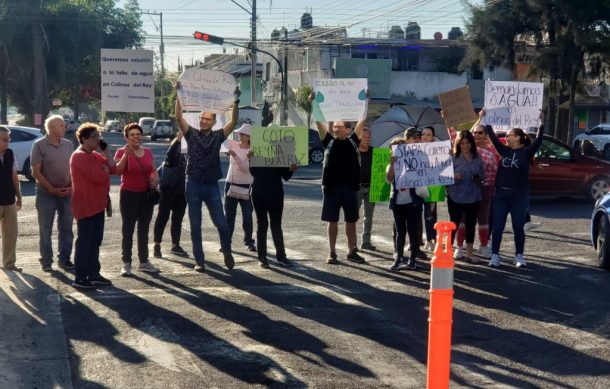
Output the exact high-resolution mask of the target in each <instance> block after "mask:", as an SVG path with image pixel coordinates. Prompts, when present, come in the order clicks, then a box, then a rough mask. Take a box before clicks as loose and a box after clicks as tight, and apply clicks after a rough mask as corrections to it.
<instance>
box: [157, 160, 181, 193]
mask: <svg viewBox="0 0 610 389" xmlns="http://www.w3.org/2000/svg"><path fill="white" fill-rule="evenodd" d="M157 173H158V174H159V184H160V185H161V186H170V187H172V186H175V185H176V184H178V168H177V167H174V166H168V165H167V162H163V163H162V164H161V166H159V168H158V169H157Z"/></svg>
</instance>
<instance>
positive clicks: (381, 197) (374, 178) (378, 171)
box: [369, 147, 392, 203]
mask: <svg viewBox="0 0 610 389" xmlns="http://www.w3.org/2000/svg"><path fill="white" fill-rule="evenodd" d="M391 154H392V151H391V150H390V149H389V148H386V147H375V148H374V149H373V159H372V161H371V186H370V187H369V201H370V202H372V203H379V202H386V201H389V200H390V189H391V188H390V184H388V182H387V181H386V179H385V176H386V170H385V169H386V168H387V167H388V164H389V163H390V155H391Z"/></svg>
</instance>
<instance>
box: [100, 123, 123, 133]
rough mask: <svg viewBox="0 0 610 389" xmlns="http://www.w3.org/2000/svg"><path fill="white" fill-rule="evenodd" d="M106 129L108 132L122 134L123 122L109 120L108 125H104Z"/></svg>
mask: <svg viewBox="0 0 610 389" xmlns="http://www.w3.org/2000/svg"><path fill="white" fill-rule="evenodd" d="M104 129H105V130H106V131H108V132H112V131H114V132H120V131H121V130H122V128H121V122H120V121H118V120H107V121H106V124H104Z"/></svg>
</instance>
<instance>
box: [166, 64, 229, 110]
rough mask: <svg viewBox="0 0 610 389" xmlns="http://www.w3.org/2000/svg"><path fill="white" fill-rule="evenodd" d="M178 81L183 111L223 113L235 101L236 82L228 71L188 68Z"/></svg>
mask: <svg viewBox="0 0 610 389" xmlns="http://www.w3.org/2000/svg"><path fill="white" fill-rule="evenodd" d="M178 81H180V89H178V91H177V92H178V98H179V99H180V104H181V105H182V110H184V111H199V112H202V111H205V112H214V113H224V112H226V111H228V110H229V109H231V106H232V105H233V102H234V101H235V95H234V93H235V88H236V87H237V82H236V81H235V77H233V76H232V75H231V74H229V73H225V72H219V71H217V70H208V69H199V68H189V69H186V70H184V72H182V74H181V75H180V78H179V79H178Z"/></svg>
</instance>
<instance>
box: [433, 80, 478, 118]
mask: <svg viewBox="0 0 610 389" xmlns="http://www.w3.org/2000/svg"><path fill="white" fill-rule="evenodd" d="M438 100H439V102H440V103H441V108H442V109H443V117H444V119H445V124H446V125H447V127H458V126H459V125H460V124H464V123H468V122H474V121H476V120H477V115H476V114H475V113H474V107H473V106H472V99H471V98H470V89H468V87H467V86H463V87H461V88H457V89H453V90H450V91H447V92H445V93H439V95H438Z"/></svg>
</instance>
